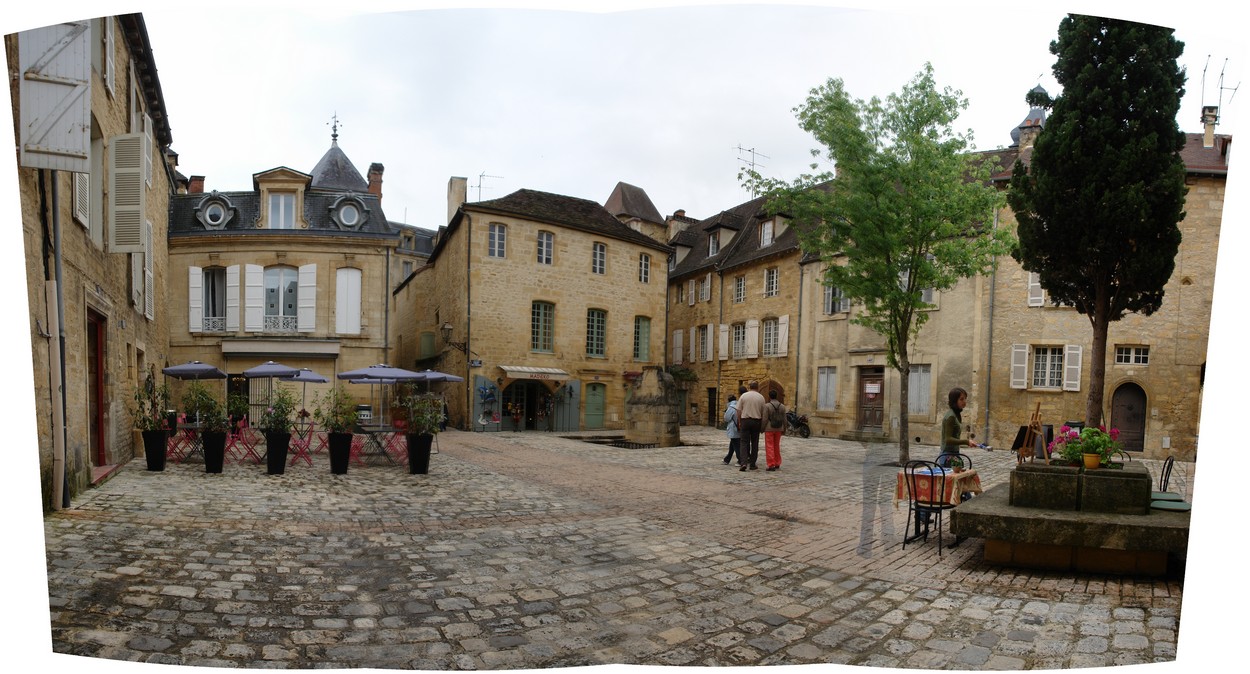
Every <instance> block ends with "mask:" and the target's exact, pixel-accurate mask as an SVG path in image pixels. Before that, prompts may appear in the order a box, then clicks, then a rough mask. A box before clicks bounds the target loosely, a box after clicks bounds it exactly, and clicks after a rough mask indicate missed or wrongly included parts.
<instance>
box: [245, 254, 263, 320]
mask: <svg viewBox="0 0 1250 674" xmlns="http://www.w3.org/2000/svg"><path fill="white" fill-rule="evenodd" d="M244 270H245V276H244V279H243V284H244V287H243V329H244V330H246V331H248V332H261V331H262V330H264V329H265V268H264V267H262V266H260V265H258V264H249V265H244Z"/></svg>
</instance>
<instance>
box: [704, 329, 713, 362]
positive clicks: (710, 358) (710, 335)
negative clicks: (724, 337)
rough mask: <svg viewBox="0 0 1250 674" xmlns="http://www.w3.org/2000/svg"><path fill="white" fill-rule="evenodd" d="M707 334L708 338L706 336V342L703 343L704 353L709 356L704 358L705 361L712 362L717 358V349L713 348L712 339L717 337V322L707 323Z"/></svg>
mask: <svg viewBox="0 0 1250 674" xmlns="http://www.w3.org/2000/svg"><path fill="white" fill-rule="evenodd" d="M705 335H706V338H705V340H704V344H703V347H704V351H703V353H704V355H706V356H707V357H706V358H704V359H703V361H704V362H711V361H713V360H716V351H715V349H713V348H712V340H713V339H716V337H715V335H716V324H715V323H708V324H707V332H706V333H705Z"/></svg>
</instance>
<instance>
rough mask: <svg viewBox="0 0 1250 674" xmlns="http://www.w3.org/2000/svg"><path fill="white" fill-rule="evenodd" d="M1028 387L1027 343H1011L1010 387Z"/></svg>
mask: <svg viewBox="0 0 1250 674" xmlns="http://www.w3.org/2000/svg"><path fill="white" fill-rule="evenodd" d="M1028 387H1029V345H1028V344H1012V345H1011V388H1028Z"/></svg>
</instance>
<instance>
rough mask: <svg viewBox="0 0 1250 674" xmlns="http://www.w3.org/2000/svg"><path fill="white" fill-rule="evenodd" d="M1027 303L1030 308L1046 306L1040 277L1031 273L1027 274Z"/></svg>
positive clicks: (1035, 273)
mask: <svg viewBox="0 0 1250 674" xmlns="http://www.w3.org/2000/svg"><path fill="white" fill-rule="evenodd" d="M1028 285H1029V301H1028V305H1029V306H1031V307H1040V306H1042V305H1044V304H1046V291H1045V290H1043V289H1042V275H1041V274H1039V273H1037V272H1035V271H1031V272H1029V280H1028Z"/></svg>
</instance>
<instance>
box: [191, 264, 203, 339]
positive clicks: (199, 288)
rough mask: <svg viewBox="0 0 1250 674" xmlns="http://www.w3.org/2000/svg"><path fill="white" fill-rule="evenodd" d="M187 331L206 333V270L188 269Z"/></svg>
mask: <svg viewBox="0 0 1250 674" xmlns="http://www.w3.org/2000/svg"><path fill="white" fill-rule="evenodd" d="M187 330H189V331H190V332H203V331H204V269H203V268H201V267H188V268H187Z"/></svg>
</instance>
